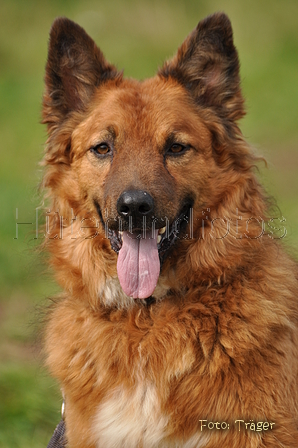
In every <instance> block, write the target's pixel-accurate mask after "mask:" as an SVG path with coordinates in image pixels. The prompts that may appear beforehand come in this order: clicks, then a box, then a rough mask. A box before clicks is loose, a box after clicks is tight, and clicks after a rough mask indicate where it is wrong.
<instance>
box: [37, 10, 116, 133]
mask: <svg viewBox="0 0 298 448" xmlns="http://www.w3.org/2000/svg"><path fill="white" fill-rule="evenodd" d="M118 76H121V74H119V73H117V70H116V68H115V67H114V66H113V65H110V64H109V63H108V62H107V61H106V60H105V58H104V56H103V54H102V52H101V51H100V49H99V48H98V47H97V46H96V44H95V43H94V41H93V40H92V39H91V38H90V37H89V36H88V34H87V33H86V32H85V31H84V30H83V28H81V27H80V26H79V25H77V24H76V23H74V22H72V21H71V20H69V19H66V18H58V19H56V20H55V22H54V23H53V25H52V28H51V32H50V42H49V51H48V61H47V65H46V76H45V84H46V88H45V93H44V98H43V118H44V120H43V122H44V123H48V125H49V127H51V125H54V124H57V123H59V122H61V121H63V119H64V118H65V117H66V115H67V114H68V113H69V112H71V111H75V110H81V109H84V107H85V105H86V103H87V102H88V100H89V99H90V97H91V95H92V93H93V92H94V90H95V88H96V87H97V86H98V85H99V84H100V83H102V82H104V81H106V80H108V79H115V78H117V77H118Z"/></svg>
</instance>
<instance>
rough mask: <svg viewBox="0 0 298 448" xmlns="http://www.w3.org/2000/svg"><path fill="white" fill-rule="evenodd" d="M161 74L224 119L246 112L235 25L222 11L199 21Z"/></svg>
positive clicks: (234, 117)
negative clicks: (234, 39)
mask: <svg viewBox="0 0 298 448" xmlns="http://www.w3.org/2000/svg"><path fill="white" fill-rule="evenodd" d="M159 75H160V76H162V77H165V78H167V77H172V78H174V79H176V80H177V81H178V82H179V83H180V84H182V85H183V86H184V87H185V88H186V89H187V90H188V91H189V92H190V93H191V95H192V97H193V98H194V100H195V101H196V103H197V104H199V105H202V106H203V107H211V108H212V109H213V110H215V111H216V113H217V114H218V115H220V116H221V117H222V118H224V119H229V120H237V119H239V118H241V117H242V116H243V115H244V114H245V112H244V108H243V102H244V101H243V97H242V95H241V90H240V77H239V61H238V54H237V50H236V48H235V46H234V43H233V31H232V26H231V22H230V20H229V18H228V17H227V16H226V15H225V14H223V13H216V14H213V15H211V16H209V17H207V18H206V19H204V20H202V21H201V22H199V24H198V25H197V27H196V28H195V29H194V31H193V32H192V33H190V35H189V36H188V37H187V38H186V39H185V41H184V42H183V44H182V45H181V47H180V48H179V49H178V52H177V54H176V55H175V56H174V58H173V59H171V60H170V61H167V62H166V63H165V64H164V66H163V67H162V68H161V70H160V71H159Z"/></svg>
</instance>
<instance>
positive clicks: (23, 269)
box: [0, 0, 298, 448]
mask: <svg viewBox="0 0 298 448" xmlns="http://www.w3.org/2000/svg"><path fill="white" fill-rule="evenodd" d="M219 10H223V11H225V12H226V13H227V14H228V15H229V16H230V18H231V20H232V23H233V28H234V35H235V42H236V46H237V48H238V50H239V54H240V60H241V72H242V80H243V81H242V85H243V91H244V95H245V97H246V99H247V111H248V115H247V117H246V118H245V119H244V120H243V122H242V129H243V133H244V135H245V137H246V138H247V139H248V141H249V142H250V143H251V144H252V145H254V146H255V147H256V148H257V149H258V150H259V152H260V153H261V154H262V155H264V156H265V158H266V159H267V161H268V169H262V172H261V175H262V177H263V180H264V182H265V184H266V186H267V188H268V190H269V192H270V193H271V194H273V195H274V196H276V198H277V203H278V205H279V206H280V209H281V212H282V214H283V216H284V217H285V218H286V227H287V231H288V233H287V236H286V238H285V239H284V243H285V244H286V245H287V246H288V248H289V250H293V249H292V248H295V247H296V248H297V247H298V226H297V225H298V207H297V192H298V176H297V166H298V126H297V117H298V1H297V0H283V1H280V0H268V1H266V0H262V1H260V0H245V1H241V0H220V1H219V0H208V1H204V0H201V1H199V0H197V1H194V0H186V1H178V0H172V1H170V0H158V1H149V0H128V1H120V0H100V1H99V0H98V1H93V0H84V1H77V0H51V1H42V0H41V1H38V0H26V1H25V0H1V1H0V138H1V140H0V145H1V146H0V154H1V163H0V173H1V176H0V182H1V187H0V204H1V213H0V226H1V234H0V283H1V290H0V447H5V448H6V447H14V448H15V447H31V448H35V447H36V448H37V447H45V446H46V445H47V442H48V440H49V438H50V436H51V434H52V432H53V429H54V427H55V425H56V423H57V422H58V421H59V419H60V404H61V399H60V393H59V390H58V387H57V385H56V384H55V383H54V381H53V380H52V379H50V378H49V377H48V375H47V373H46V372H45V370H44V369H43V367H42V365H43V360H42V354H41V342H40V331H39V330H40V327H41V322H42V318H43V311H42V310H43V308H44V307H45V306H46V304H47V300H46V298H47V297H48V296H49V295H51V294H53V293H54V292H55V290H56V286H55V285H54V284H53V283H52V282H51V280H50V276H48V275H47V273H46V270H45V268H44V263H43V260H42V259H41V258H40V257H39V256H38V255H37V254H36V251H35V248H36V247H37V246H38V244H39V242H40V240H36V239H34V237H35V231H36V228H35V226H36V207H38V206H39V205H40V204H41V200H40V198H39V197H38V195H37V193H36V190H37V185H38V183H39V180H40V168H39V166H38V162H39V161H40V159H41V157H42V153H43V145H44V141H45V138H46V135H45V129H44V128H43V126H42V125H40V124H39V122H40V116H41V97H42V91H43V76H44V66H45V62H46V55H47V42H48V32H49V29H50V26H51V23H52V21H53V20H54V18H55V17H57V16H61V15H64V16H68V17H69V18H71V19H72V20H75V21H77V22H78V23H79V24H80V25H81V26H83V27H84V28H85V29H86V31H87V32H88V33H89V34H90V35H91V36H92V37H93V38H94V39H95V41H96V42H97V43H98V45H99V46H100V47H101V49H102V50H103V52H104V53H105V55H106V57H107V58H108V59H109V60H110V61H111V62H113V63H115V64H116V65H117V66H118V68H119V69H122V68H124V69H125V74H126V75H127V76H134V77H137V78H144V77H148V76H151V75H153V74H154V73H155V71H156V70H157V68H158V67H159V66H160V65H161V64H162V62H163V60H164V59H165V58H167V57H170V56H171V55H173V54H174V52H175V51H176V49H177V47H178V45H179V44H181V43H182V41H183V39H184V37H185V36H186V35H187V34H188V33H189V32H190V31H191V30H192V28H194V27H195V26H196V24H197V22H198V21H199V20H200V19H202V18H203V17H204V16H206V15H208V14H210V13H213V12H215V11H219ZM16 208H17V209H18V219H16ZM17 221H18V222H24V223H32V224H24V225H19V231H18V239H14V238H15V237H16V222H17Z"/></svg>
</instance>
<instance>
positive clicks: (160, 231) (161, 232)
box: [158, 227, 166, 235]
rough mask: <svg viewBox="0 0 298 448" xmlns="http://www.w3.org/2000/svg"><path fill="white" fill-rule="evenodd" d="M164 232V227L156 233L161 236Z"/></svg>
mask: <svg viewBox="0 0 298 448" xmlns="http://www.w3.org/2000/svg"><path fill="white" fill-rule="evenodd" d="M165 231H166V227H162V228H161V229H159V231H158V233H159V235H162V234H164V233H165Z"/></svg>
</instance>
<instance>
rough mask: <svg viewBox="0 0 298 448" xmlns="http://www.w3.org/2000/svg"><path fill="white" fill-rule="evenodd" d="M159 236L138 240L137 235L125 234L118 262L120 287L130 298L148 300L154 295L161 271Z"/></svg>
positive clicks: (156, 232)
mask: <svg viewBox="0 0 298 448" xmlns="http://www.w3.org/2000/svg"><path fill="white" fill-rule="evenodd" d="M157 235H158V230H156V231H155V235H154V238H152V235H150V238H149V237H148V235H147V237H146V238H141V239H139V238H137V234H132V233H129V232H123V244H122V248H121V249H120V252H119V255H118V261H117V272H118V278H119V281H120V285H121V287H122V289H123V291H124V292H125V294H127V295H128V296H130V297H133V298H134V299H137V298H138V299H146V298H147V297H150V296H151V294H152V293H153V291H154V289H155V287H156V284H157V280H158V277H159V271H160V262H159V256H158V250H157Z"/></svg>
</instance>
